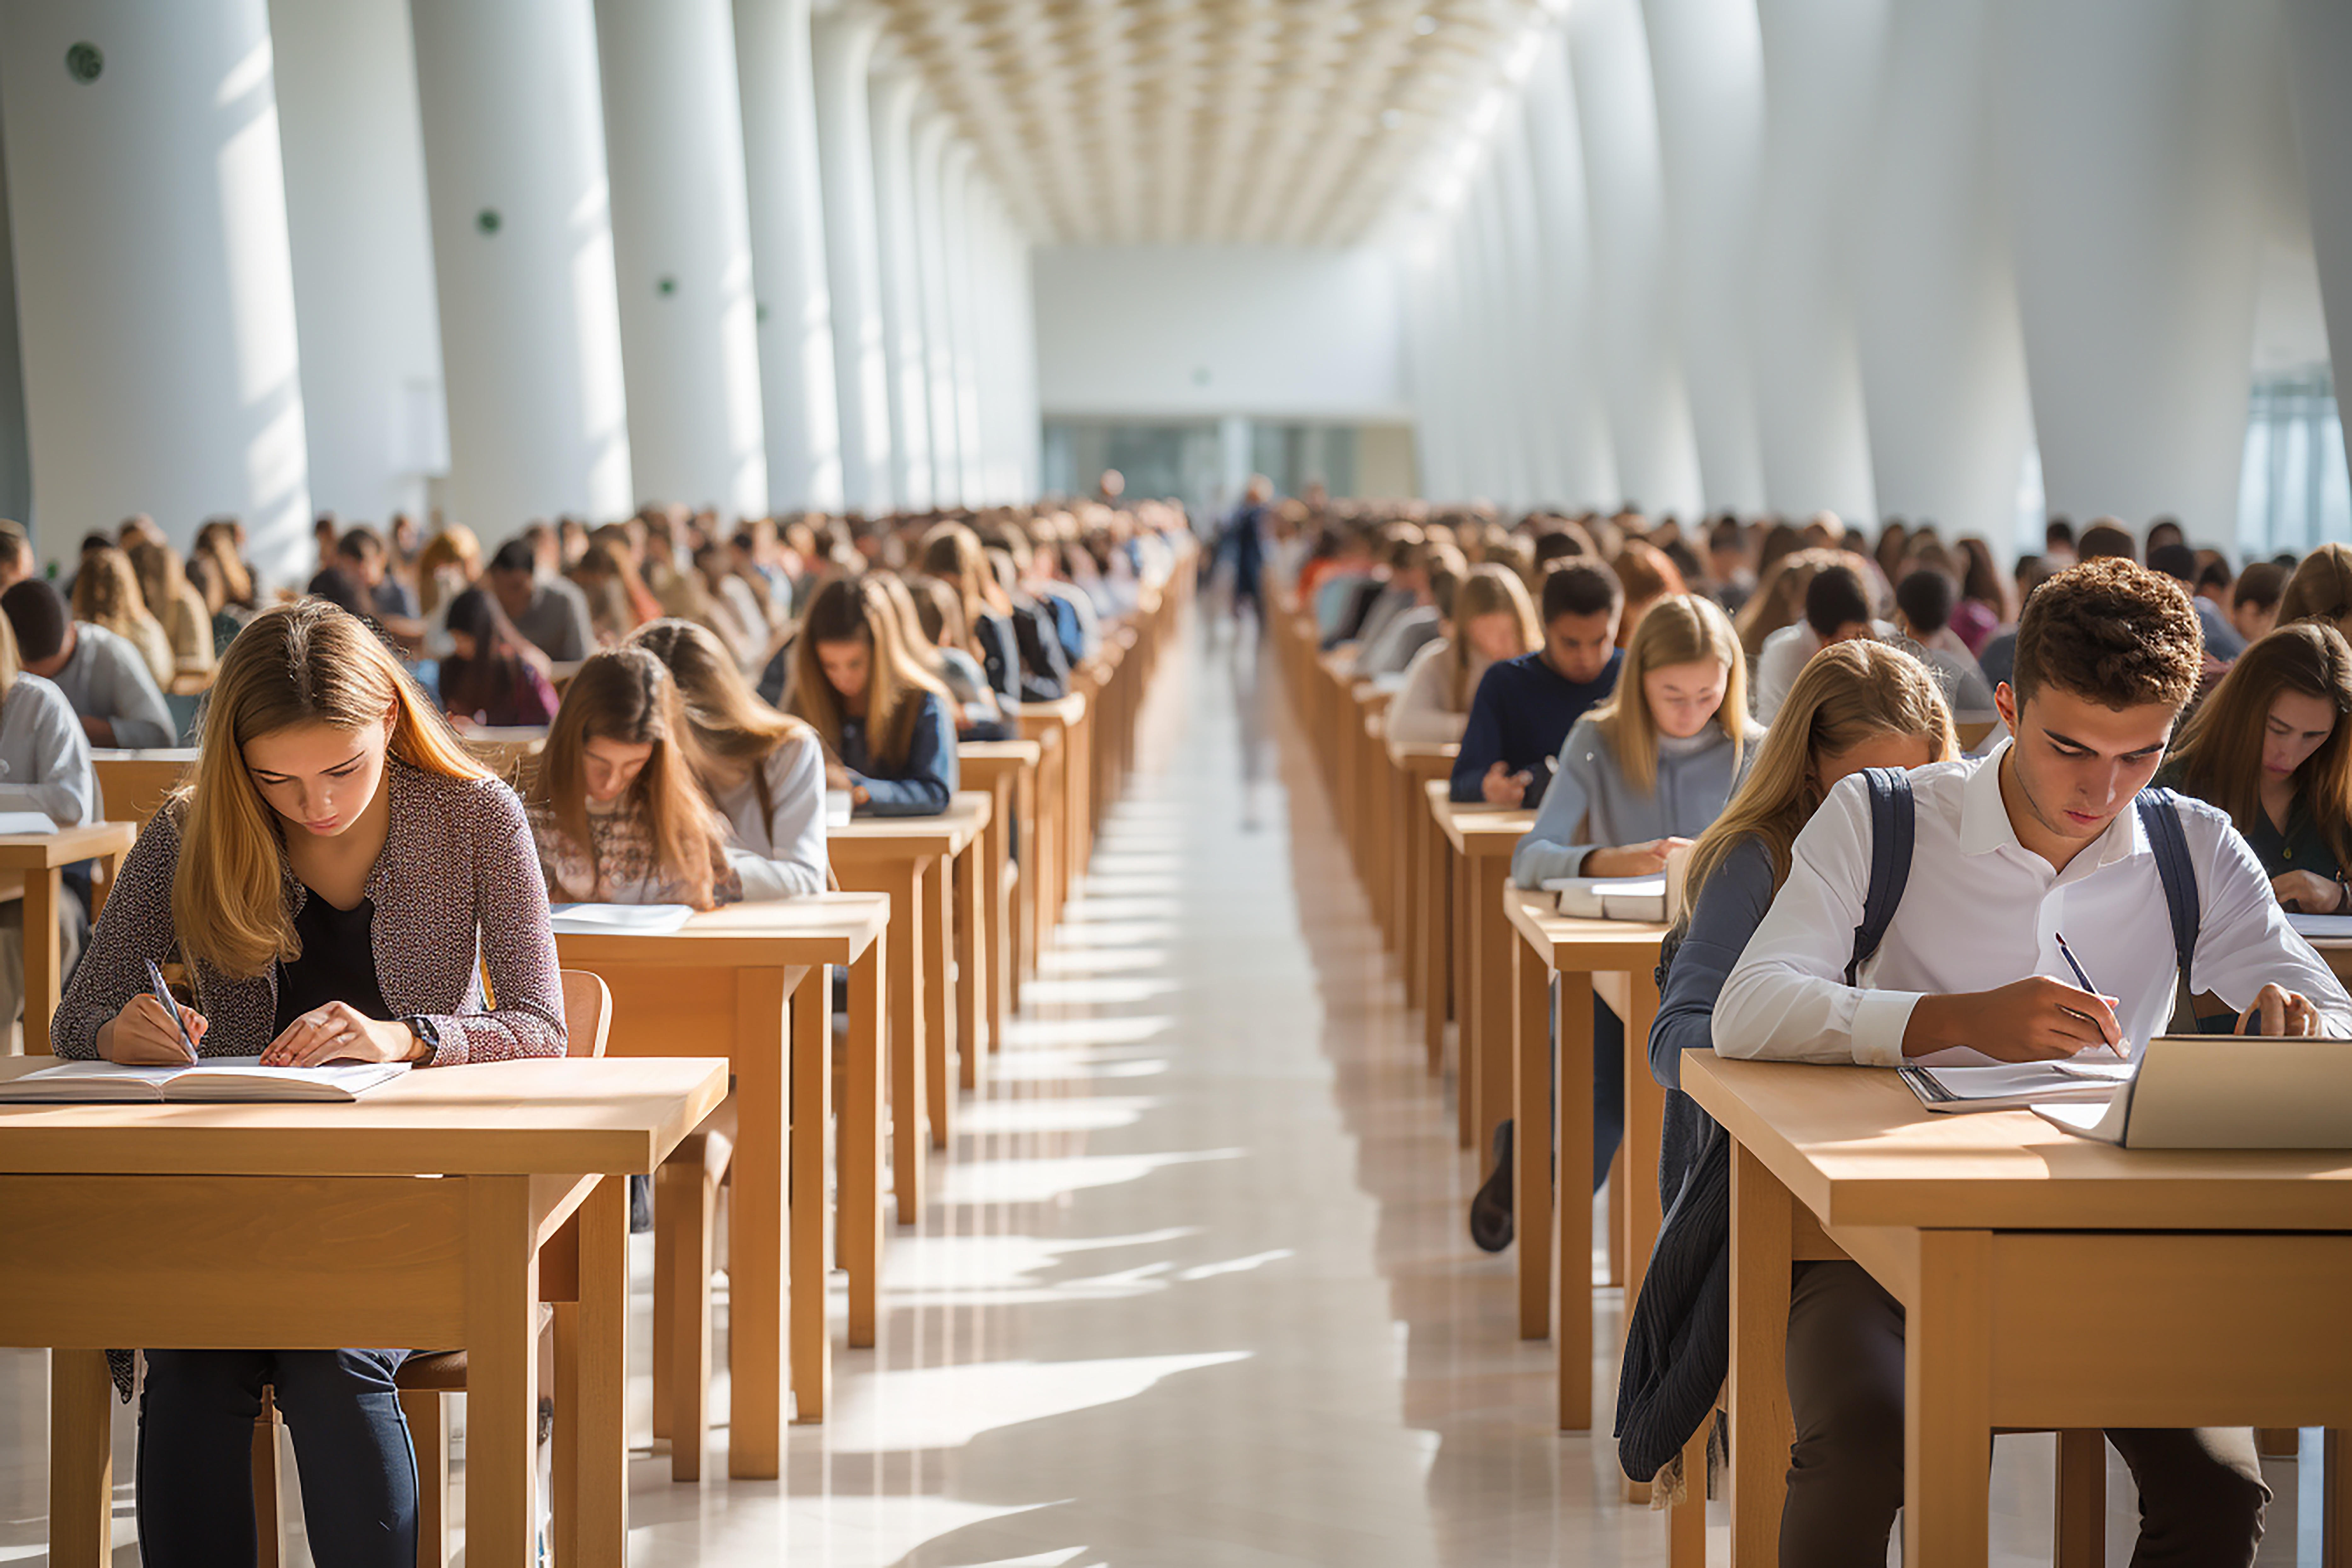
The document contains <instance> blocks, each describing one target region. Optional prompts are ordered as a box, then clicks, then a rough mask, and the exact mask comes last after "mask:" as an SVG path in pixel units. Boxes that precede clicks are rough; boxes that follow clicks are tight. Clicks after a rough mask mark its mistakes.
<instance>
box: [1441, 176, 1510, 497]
mask: <svg viewBox="0 0 2352 1568" xmlns="http://www.w3.org/2000/svg"><path fill="white" fill-rule="evenodd" d="M1477 227H1478V226H1477V224H1476V222H1475V220H1474V219H1473V218H1472V216H1471V215H1470V207H1469V197H1468V195H1467V194H1466V193H1465V195H1464V198H1463V205H1461V206H1459V207H1457V208H1456V209H1455V210H1454V221H1453V222H1452V223H1451V224H1450V225H1449V226H1447V228H1446V233H1445V252H1446V255H1445V274H1446V276H1447V278H1448V279H1451V280H1452V284H1453V287H1452V289H1451V290H1450V298H1451V300H1452V304H1453V310H1452V315H1453V321H1452V322H1451V328H1452V331H1451V333H1450V335H1451V337H1452V339H1453V342H1452V358H1453V363H1454V385H1453V396H1452V399H1451V403H1452V405H1453V409H1454V417H1455V418H1456V419H1457V420H1459V421H1460V428H1461V431H1462V439H1461V442H1460V444H1459V447H1458V448H1457V449H1458V452H1459V456H1460V461H1461V470H1460V489H1459V492H1458V493H1457V494H1455V495H1454V496H1453V497H1452V498H1450V499H1452V500H1465V501H1466V500H1483V499H1491V498H1492V497H1493V495H1494V494H1495V471H1496V468H1498V467H1499V466H1500V465H1501V463H1502V460H1503V459H1502V451H1501V447H1500V444H1499V443H1498V441H1497V440H1496V430H1495V420H1494V411H1493V409H1492V407H1491V406H1490V405H1489V404H1488V401H1487V400H1488V398H1489V396H1490V395H1491V394H1492V391H1493V385H1492V383H1491V382H1490V381H1489V380H1488V379H1487V378H1486V374H1485V372H1484V363H1483V362H1484V356H1485V348H1486V344H1485V338H1484V335H1483V334H1484V325H1485V313H1484V311H1483V310H1482V308H1481V306H1482V301H1483V299H1484V295H1485V288H1486V285H1485V283H1484V281H1483V280H1482V277H1483V268H1482V266H1481V262H1480V258H1479V254H1478V240H1477Z"/></svg>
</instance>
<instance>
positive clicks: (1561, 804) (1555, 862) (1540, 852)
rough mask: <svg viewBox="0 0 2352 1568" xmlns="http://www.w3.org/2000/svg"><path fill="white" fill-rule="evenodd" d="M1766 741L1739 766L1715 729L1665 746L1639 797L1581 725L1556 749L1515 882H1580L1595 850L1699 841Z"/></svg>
mask: <svg viewBox="0 0 2352 1568" xmlns="http://www.w3.org/2000/svg"><path fill="white" fill-rule="evenodd" d="M1762 740H1763V735H1762V733H1761V732H1760V731H1757V732H1753V733H1751V734H1750V735H1749V736H1748V744H1747V746H1746V747H1745V748H1744V749H1743V750H1741V751H1740V754H1739V757H1738V763H1737V764H1735V763H1734V761H1733V751H1734V748H1733V746H1732V743H1731V737H1730V736H1728V735H1727V734H1725V733H1724V732H1723V731H1722V730H1721V729H1720V728H1719V727H1717V726H1716V725H1714V724H1709V725H1708V726H1707V727H1706V729H1705V730H1703V731H1700V732H1699V734H1698V735H1696V736H1695V737H1693V739H1692V740H1691V741H1688V742H1674V741H1662V742H1661V743H1660V745H1659V747H1658V777H1657V782H1656V783H1655V784H1654V785H1653V786H1652V787H1651V788H1650V789H1649V790H1647V791H1642V790H1637V789H1635V788H1634V787H1633V785H1632V784H1628V783H1627V782H1626V779H1625V774H1624V772H1623V771H1622V769H1621V768H1620V767H1619V766H1618V765H1617V753H1616V752H1615V751H1614V750H1613V749H1612V747H1611V746H1610V744H1609V742H1608V741H1607V740H1606V739H1605V738H1603V736H1602V735H1601V731H1600V730H1599V729H1598V728H1597V727H1596V726H1595V725H1594V723H1593V721H1591V719H1590V718H1585V719H1579V720H1578V721H1576V727H1575V728H1574V729H1572V730H1570V731H1569V732H1568V739H1567V741H1566V742H1563V743H1562V744H1561V746H1560V748H1559V765H1558V770H1557V771H1556V772H1555V773H1553V775H1552V781H1551V786H1550V787H1549V789H1547V790H1545V791H1544V797H1543V808H1542V809H1541V810H1540V811H1538V813H1537V814H1536V822H1535V826H1533V827H1531V828H1529V829H1528V836H1527V837H1524V838H1522V839H1520V840H1519V847H1517V849H1515V850H1513V851H1512V852H1511V879H1512V880H1513V881H1514V882H1517V884H1518V885H1519V886H1520V887H1522V888H1536V887H1540V886H1542V885H1543V883H1544V882H1545V881H1546V880H1547V879H1550V878H1554V877H1576V876H1581V875H1583V869H1582V868H1583V866H1584V858H1585V857H1586V856H1587V855H1589V854H1591V852H1592V851H1593V850H1595V849H1598V848H1603V847H1609V846H1612V845H1622V844H1644V843H1647V842H1648V841H1650V840H1651V839H1653V838H1667V837H1677V838H1696V837H1698V836H1699V835H1700V834H1701V833H1704V832H1706V828H1707V826H1708V825H1709V824H1711V823H1712V822H1714V821H1715V819H1716V818H1717V817H1718V816H1722V815H1723V807H1724V803H1725V802H1727V801H1728V800H1729V799H1730V798H1731V792H1732V790H1733V789H1735V788H1737V787H1738V783H1739V771H1741V770H1744V769H1745V768H1746V766H1747V764H1748V761H1749V760H1750V759H1752V758H1753V757H1754V756H1755V755H1756V748H1757V747H1758V745H1759V744H1760V743H1761V742H1762ZM1580 826H1581V827H1582V828H1583V831H1582V833H1581V834H1580V833H1579V831H1578V829H1579V827H1580Z"/></svg>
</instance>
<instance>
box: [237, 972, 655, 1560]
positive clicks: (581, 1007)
mask: <svg viewBox="0 0 2352 1568" xmlns="http://www.w3.org/2000/svg"><path fill="white" fill-rule="evenodd" d="M558 979H559V980H560V981H561V982H562V993H563V1029H564V1037H565V1038H564V1050H563V1054H564V1055H565V1056H567V1057H601V1056H603V1055H604V1038H605V1036H606V1035H607V1034H608V1033H610V1031H611V1029H612V1024H613V994H612V993H611V992H610V991H609V990H607V989H606V988H605V985H604V980H603V978H602V977H601V976H598V975H595V974H592V973H588V972H587V971H585V970H579V969H566V970H563V971H562V972H561V973H559V975H558ZM397 1381H398V1383H399V1384H400V1409H401V1414H402V1415H405V1416H407V1418H408V1439H409V1445H410V1447H413V1448H414V1449H415V1453H416V1563H417V1568H447V1563H448V1562H449V1522H450V1521H449V1422H448V1412H447V1405H446V1401H445V1399H444V1398H443V1395H445V1394H463V1393H465V1392H466V1352H464V1351H461V1350H459V1351H430V1352H420V1353H418V1354H415V1355H412V1356H410V1357H409V1358H408V1359H407V1360H406V1361H405V1362H403V1363H401V1367H400V1374H399V1378H398V1380H397ZM545 1392H546V1391H545V1390H544V1389H542V1390H541V1393H542V1394H544V1393H545ZM555 1418H556V1425H557V1428H558V1433H559V1436H558V1437H557V1439H556V1444H557V1448H558V1451H559V1454H560V1453H561V1451H562V1448H563V1447H565V1444H564V1440H563V1436H562V1430H563V1427H564V1424H565V1423H566V1422H567V1421H568V1420H569V1419H570V1415H569V1414H568V1413H567V1412H565V1411H564V1410H563V1409H562V1407H561V1405H559V1406H558V1408H557V1410H556V1417H555ZM278 1422H279V1416H278V1406H277V1403H276V1401H275V1399H274V1397H273V1391H271V1390H268V1389H264V1390H263V1391H262V1397H261V1414H260V1415H259V1416H258V1417H257V1419H256V1420H255V1422H254V1424H253V1461H254V1462H253V1517H254V1521H255V1523H256V1524H257V1526H258V1527H259V1528H258V1529H257V1531H256V1533H257V1535H258V1536H259V1538H260V1552H259V1555H258V1559H257V1563H258V1568H278V1564H279V1563H280V1562H282V1561H283V1552H284V1542H283V1539H282V1538H283V1533H284V1530H285V1526H284V1524H283V1523H282V1522H281V1521H282V1520H283V1518H284V1514H283V1512H282V1511H281V1510H280V1509H279V1506H278V1499H279V1494H280V1492H281V1491H282V1489H283V1483H284V1475H283V1470H282V1467H281V1466H280V1464H279V1454H280V1449H279V1446H278ZM555 1490H556V1496H555V1499H554V1504H555V1510H556V1512H557V1514H558V1516H559V1517H561V1516H562V1515H564V1514H565V1513H567V1512H568V1508H567V1495H566V1494H568V1493H569V1491H570V1490H571V1472H570V1468H569V1467H567V1466H564V1465H561V1464H559V1465H557V1466H556V1467H555Z"/></svg>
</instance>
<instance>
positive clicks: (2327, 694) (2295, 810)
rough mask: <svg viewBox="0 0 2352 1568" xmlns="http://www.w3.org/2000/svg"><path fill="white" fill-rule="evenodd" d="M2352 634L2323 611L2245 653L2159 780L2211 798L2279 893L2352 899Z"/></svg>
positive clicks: (2326, 905)
mask: <svg viewBox="0 0 2352 1568" xmlns="http://www.w3.org/2000/svg"><path fill="white" fill-rule="evenodd" d="M2347 715H2352V643H2347V641H2346V640H2345V637H2344V634H2343V633H2341V632H2339V631H2337V630H2336V627H2335V626H2333V625H2332V624H2331V623H2329V622H2326V621H2298V622H2296V623H2295V624H2294V625H2292V626H2281V627H2279V629H2278V630H2276V631H2274V632H2273V633H2271V634H2270V635H2269V636H2268V637H2263V639H2262V640H2261V641H2259V642H2257V643H2255V644H2254V645H2253V646H2252V647H2249V648H2247V649H2246V651H2245V652H2243V653H2242V654H2240V655H2239V656H2238V658H2237V659H2236V660H2235V661H2234V662H2233V663H2231V666H2230V672H2229V674H2227V675H2225V676H2223V677H2222V678H2221V684H2220V685H2219V686H2217V687H2215V688H2214V689H2213V693H2212V695H2211V696H2210V697H2208V698H2206V699H2205V700H2204V701H2203V702H2201V703H2200V704H2198V706H2197V710H2196V711H2195V712H2193V713H2191V714H2190V715H2189V722H2188V723H2187V724H2186V725H2184V726H2183V727H2182V729H2181V731H2180V736H2179V739H2178V740H2177V741H2175V742H2173V747H2172V754H2171V756H2170V757H2168V759H2167V760H2166V762H2165V764H2164V767H2163V769H2162V771H2160V772H2159V773H2158V774H2157V783H2158V784H2168V785H2169V786H2171V787H2172V788H2174V789H2177V790H2179V791H2180V792H2181V793H2182V794H2184V795H2195V796H2196V797H2197V798H2198V799H2200V800H2203V801H2210V802H2211V803H2212V804H2213V805H2218V806H2220V807H2221V809H2222V810H2223V811H2226V812H2228V813H2229V814H2230V820H2231V822H2232V823H2234V824H2236V826H2237V829H2238V831H2239V832H2240V833H2241V834H2242V835H2243V836H2244V837H2245V840H2246V843H2247V845H2248V846H2249V847H2252V850H2253V852H2254V855H2255V858H2258V859H2260V860H2261V861H2262V863H2263V871H2264V872H2265V873H2266V874H2268V876H2269V877H2270V879H2271V889H2272V890H2273V892H2275V893H2277V895H2278V898H2279V901H2280V902H2281V903H2283V904H2284V905H2286V906H2287V908H2289V909H2292V910H2299V911H2301V912H2302V913H2305V914H2336V913H2342V912H2345V911H2347V910H2352V887H2347V885H2346V873H2347V871H2348V870H2352V720H2348V719H2347Z"/></svg>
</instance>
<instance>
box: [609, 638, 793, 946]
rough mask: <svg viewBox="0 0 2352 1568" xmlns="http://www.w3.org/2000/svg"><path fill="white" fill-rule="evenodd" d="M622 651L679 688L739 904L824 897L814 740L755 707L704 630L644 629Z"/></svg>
mask: <svg viewBox="0 0 2352 1568" xmlns="http://www.w3.org/2000/svg"><path fill="white" fill-rule="evenodd" d="M628 646H630V647H641V648H644V649H645V650H646V652H648V653H650V654H652V655H653V656H654V657H655V658H658V659H660V660H661V661H662V663H663V665H664V666H666V667H667V668H668V670H669V673H670V678H671V679H673V680H675V681H676V682H677V689H678V696H679V698H680V699H681V700H682V701H683V702H684V704H685V710H686V722H687V726H688V729H689V730H691V731H693V733H694V739H695V742H696V752H697V772H696V775H695V776H696V780H697V782H698V783H699V784H701V786H702V793H703V795H705V796H706V797H708V798H709V802H710V804H711V805H712V807H713V808H714V809H716V810H717V811H718V813H719V816H721V817H723V818H725V820H726V823H727V826H728V827H729V829H730V843H729V845H728V848H727V862H728V864H729V865H730V866H732V867H733V868H735V872H736V874H737V876H738V877H740V879H741V880H742V883H743V897H744V898H745V899H746V900H752V901H762V900H771V899H794V898H802V897H805V896H807V895H809V894H812V893H821V892H823V891H824V887H825V869H826V862H825V852H824V745H823V743H822V742H819V741H818V740H817V738H816V731H814V730H812V729H810V728H809V726H808V725H807V724H805V723H803V722H802V721H800V720H798V719H795V718H793V717H792V716H791V715H789V714H785V713H779V712H777V711H776V710H774V709H773V708H771V707H769V706H768V705H767V704H766V703H764V702H762V701H761V700H760V699H759V698H758V697H757V696H756V695H754V694H753V692H752V690H751V683H750V682H749V681H747V680H745V679H743V672H742V671H741V670H740V669H739V668H736V665H735V661H734V659H733V658H731V657H730V655H729V653H728V650H727V648H726V647H725V646H724V645H723V644H721V643H720V642H719V638H718V637H716V636H714V635H713V634H712V633H711V632H710V630H709V628H708V627H705V626H696V625H695V624H694V623H693V622H691V621H681V620H671V619H663V620H658V621H651V622H648V623H647V624H646V625H645V626H639V627H638V628H637V629H636V630H635V632H633V633H631V634H630V636H629V643H628Z"/></svg>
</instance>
